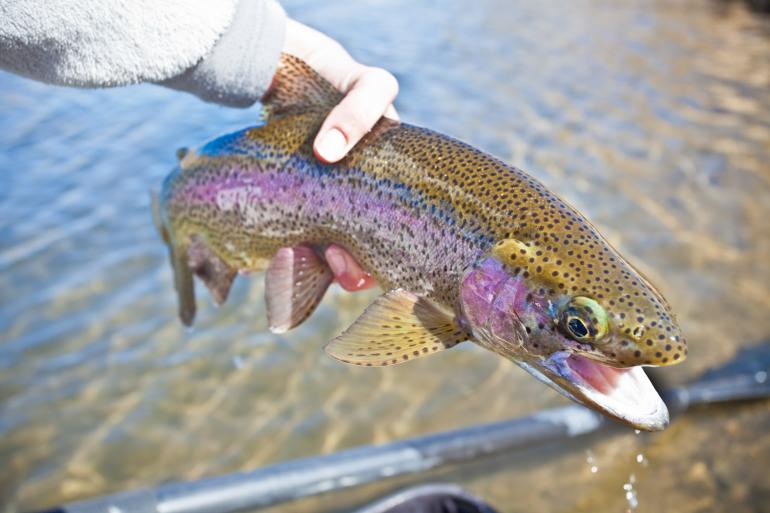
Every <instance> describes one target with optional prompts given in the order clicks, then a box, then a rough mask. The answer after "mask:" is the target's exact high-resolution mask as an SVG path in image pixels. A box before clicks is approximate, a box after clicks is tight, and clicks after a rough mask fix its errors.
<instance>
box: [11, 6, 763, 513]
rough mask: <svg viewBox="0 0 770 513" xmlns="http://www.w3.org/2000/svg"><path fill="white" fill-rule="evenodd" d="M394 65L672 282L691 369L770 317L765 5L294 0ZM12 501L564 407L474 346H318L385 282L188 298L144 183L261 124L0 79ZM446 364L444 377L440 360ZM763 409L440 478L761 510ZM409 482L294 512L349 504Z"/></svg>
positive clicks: (454, 131)
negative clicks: (286, 319) (403, 358)
mask: <svg viewBox="0 0 770 513" xmlns="http://www.w3.org/2000/svg"><path fill="white" fill-rule="evenodd" d="M283 4H284V5H285V7H286V9H287V10H288V12H289V14H290V15H292V16H293V17H295V18H297V19H299V20H300V21H303V22H305V23H308V24H310V25H312V26H314V27H316V28H318V29H320V30H322V31H323V32H326V33H328V34H329V35H331V36H333V37H334V38H336V39H337V40H339V41H340V42H341V43H342V44H343V45H344V46H345V47H347V48H348V49H349V50H350V51H351V53H352V54H353V55H354V56H355V57H357V58H358V59H359V60H362V61H363V62H366V63H370V64H376V65H379V66H382V67H385V68H388V69H389V70H391V71H392V72H393V73H394V74H395V75H396V76H397V77H398V79H399V81H400V84H401V94H400V96H399V98H398V102H397V108H398V110H399V112H400V114H401V117H402V119H403V120H405V121H408V122H410V123H413V124H418V125H424V126H428V127H430V128H433V129H436V130H438V131H441V132H444V133H447V134H450V135H453V136H455V137H457V138H460V139H462V140H465V141H467V142H469V143H471V144H473V145H475V146H478V147H480V148H482V149H484V150H486V151H488V152H491V153H493V154H495V155H497V156H499V157H501V158H502V159H504V160H505V161H507V162H510V163H512V164H514V165H516V166H518V167H520V168H522V169H524V170H526V171H528V172H529V173H531V174H532V175H533V176H535V177H536V178H538V179H539V180H541V181H542V182H544V183H545V184H546V185H547V186H548V187H549V188H551V189H552V190H553V191H554V192H556V193H557V194H559V195H561V196H563V197H564V198H566V199H567V200H568V201H569V202H571V203H572V204H573V205H574V206H576V207H577V208H578V210H580V211H582V212H583V213H584V214H585V215H586V216H587V217H588V218H589V219H591V220H592V221H593V223H594V224H596V225H597V226H598V227H599V228H600V230H601V231H602V232H603V233H604V234H605V235H607V236H608V238H609V239H610V241H611V242H612V243H613V244H614V245H615V246H616V247H618V249H620V251H621V253H623V254H624V255H627V257H628V258H629V260H631V261H632V262H634V263H635V264H636V265H638V267H640V268H641V270H642V271H643V272H644V273H645V274H647V275H648V276H649V277H650V279H651V280H652V281H653V282H654V283H656V284H657V285H658V286H659V287H660V288H661V289H662V291H663V293H664V294H665V295H666V297H667V298H668V299H669V301H670V302H671V304H672V306H673V307H674V310H675V311H676V312H678V316H679V319H680V321H681V323H682V326H683V329H684V332H685V334H686V335H687V338H688V340H689V344H690V354H689V357H688V359H687V361H686V362H685V363H683V364H682V365H677V366H675V367H668V368H666V369H661V370H660V371H659V373H658V374H657V376H658V377H659V378H660V379H661V380H662V381H663V382H665V383H668V384H671V385H674V384H680V383H683V382H685V381H687V380H688V379H691V378H693V377H694V376H696V375H698V374H699V373H700V372H702V371H704V370H707V369H709V368H711V367H714V366H717V365H719V364H720V363H721V362H723V361H726V360H727V359H729V358H730V357H731V356H732V355H733V354H734V353H735V352H736V351H737V350H739V349H740V348H742V347H748V346H751V345H754V344H757V343H759V342H761V341H762V340H764V339H766V338H767V337H768V336H769V335H770V315H768V314H769V313H770V312H769V310H770V294H768V292H769V289H770V17H768V16H767V15H765V14H761V13H758V12H755V11H753V10H752V9H750V7H749V4H748V3H745V2H742V1H732V2H731V1H716V0H712V1H706V0H665V1H663V0H661V1H646V0H638V1H637V0H623V1H615V0H575V1H570V2H560V1H556V0H547V1H541V2H510V1H503V0H498V1H495V0H474V1H472V2H471V1H467V0H452V1H444V2H427V1H426V2H412V1H405V0H387V1H386V0H367V1H358V2H352V3H351V2H342V1H336V0H335V1H325V2H317V1H310V0H284V1H283ZM0 106H2V115H1V116H0V170H1V171H2V172H1V174H0V212H2V215H0V462H2V463H0V503H2V504H3V510H4V511H7V512H13V511H19V510H33V509H37V508H43V507H48V506H52V505H55V504H58V503H62V502H66V501H73V500H76V499H80V498H85V497H89V496H94V495H98V494H104V493H108V492H114V491H119V490H125V489H132V488H137V487H142V486H150V485H154V484H158V483H162V482H167V481H171V480H182V479H195V478H200V477H203V476H212V475H217V474H221V473H225V472H232V471H236V470H245V469H251V468H255V467H258V466H262V465H266V464H269V463H274V462H278V461H282V460H286V459H289V458H297V457H302V456H309V455H315V454H327V453H330V452H334V451H337V450H340V449H344V448H348V447H352V446H356V445H361V444H368V443H381V442H386V441H391V440H394V439H398V438H403V437H409V436H415V435H419V434H425V433H429V432H433V431H440V430H447V429H451V428H458V427H462V426H469V425H472V424H475V423H479V422H488V421H495V420H501V419H506V418H509V417H512V416H517V415H524V414H527V413H531V412H534V411H537V410H540V409H543V408H546V407H553V406H557V405H562V404H567V400H566V399H563V398H562V397H561V396H559V395H558V394H557V393H556V392H554V391H553V390H551V389H550V388H547V387H545V386H543V385H541V384H539V383H538V382H536V381H535V380H534V379H532V378H531V377H530V376H529V375H528V374H526V373H525V372H523V371H521V370H520V369H518V368H517V367H516V366H515V365H514V364H513V363H511V362H508V361H505V360H503V359H501V358H499V357H497V356H496V355H494V354H492V353H489V352H486V351H483V350H481V349H480V348H478V347H476V346H474V345H470V344H469V345H467V347H466V345H463V346H461V347H459V348H457V349H456V350H452V351H447V352H444V353H439V354H437V355H435V356H432V357H431V358H426V359H421V360H416V361H414V362H412V363H409V364H407V365H401V366H396V367H392V368H384V369H366V368H356V367H348V366H344V365H343V364H340V363H338V362H336V361H334V360H332V359H330V358H328V357H326V356H325V355H324V354H323V353H322V350H321V346H322V344H323V343H324V342H325V341H326V340H328V339H329V338H331V337H333V336H334V335H336V334H337V333H339V332H340V331H341V330H342V329H344V328H345V327H346V326H347V325H348V324H349V323H350V322H352V321H353V320H354V319H355V318H356V317H357V315H358V314H359V313H360V312H361V311H362V310H363V308H364V307H365V306H366V305H367V304H368V303H369V302H370V301H371V300H372V299H373V298H374V297H376V295H377V294H378V292H377V291H376V290H375V291H368V292H366V293H358V294H355V295H352V294H346V293H342V292H341V291H340V289H338V288H336V287H335V288H333V289H332V290H331V291H330V292H331V293H330V294H327V297H326V298H325V300H324V301H323V303H322V305H321V306H320V308H319V310H318V311H317V312H316V314H315V315H314V316H313V317H312V318H311V319H310V320H309V321H308V322H306V323H305V324H304V325H302V326H301V327H299V328H298V329H296V330H294V331H292V332H290V333H288V334H285V335H281V336H279V335H273V334H270V333H268V332H267V331H266V320H265V312H264V310H265V307H264V303H263V298H262V293H263V285H262V278H261V277H253V278H251V279H244V278H239V279H238V280H237V281H236V284H235V287H234V290H233V292H232V294H231V296H230V299H229V301H228V303H227V305H226V306H224V307H221V308H219V309H215V308H214V307H213V306H212V304H211V301H210V300H209V299H208V298H207V297H206V296H207V295H206V294H199V296H200V300H199V303H200V305H199V308H200V309H201V311H200V313H199V316H198V321H197V324H196V327H195V328H194V329H192V330H186V329H184V328H183V327H182V325H181V324H180V323H179V321H178V320H177V317H176V305H175V297H174V293H173V285H172V283H171V273H170V268H169V266H168V264H167V261H166V254H165V248H164V247H163V245H162V243H161V242H160V240H159V238H158V237H157V235H156V233H155V230H154V228H153V226H152V222H151V216H150V209H149V192H150V191H151V190H152V189H157V188H159V185H160V182H161V180H162V179H163V177H164V176H165V175H166V174H167V173H168V172H169V170H170V169H171V168H172V166H173V165H174V163H175V157H174V151H175V149H176V148H177V147H180V146H186V145H192V146H194V145H198V144H200V143H202V142H204V141H206V140H208V139H211V138H213V137H214V136H216V135H219V134H222V133H226V132H228V131H231V130H235V129H239V128H243V127H244V126H247V125H249V124H252V123H253V122H254V120H255V119H256V118H257V115H258V114H257V107H255V108H252V109H249V110H232V109H225V108H221V107H217V106H213V105H208V104H204V103H202V102H200V101H198V100H197V99H195V98H193V97H191V96H187V95H185V94H182V93H178V92H173V91H170V90H166V89H163V88H161V87H155V86H149V85H148V86H137V87H129V88H122V89H115V90H100V91H85V90H75V89H65V88H54V87H49V86H45V85H42V84H38V83H35V82H31V81H28V80H25V79H22V78H18V77H15V76H12V75H9V74H6V73H0ZM450 377H451V379H449V378H450ZM768 468H770V405H769V404H768V403H767V402H764V403H762V402H758V403H751V404H747V405H744V406H741V407H737V408H736V407H726V406H725V407H719V408H708V409H699V410H697V411H695V412H694V413H693V414H688V415H687V416H686V417H683V418H681V419H678V420H676V421H675V422H674V423H673V424H672V425H671V426H670V427H669V428H668V429H667V430H666V431H664V432H661V433H657V434H635V433H634V432H633V431H631V430H628V431H626V430H622V431H617V432H615V433H614V434H612V435H602V436H595V437H592V438H591V439H590V440H588V441H582V442H580V443H572V444H567V445H558V446H552V447H548V448H545V449H539V450H537V451H535V450H533V451H531V452H530V453H525V454H521V455H517V456H516V457H511V456H507V457H501V458H497V459H493V460H486V461H483V462H480V463H477V464H473V465H464V466H460V467H456V468H450V469H447V470H443V471H441V472H439V473H434V474H433V475H430V476H427V477H426V479H427V478H430V479H444V480H452V481H455V482H458V483H460V484H462V485H464V486H466V487H467V488H468V489H470V490H471V491H472V492H474V493H476V494H478V495H480V496H482V497H484V498H486V499H487V500H488V501H490V502H491V503H492V504H493V505H495V506H496V507H497V508H499V509H500V511H502V512H516V511H522V512H523V511H526V512H589V511H615V512H622V511H640V512H645V511H648V512H657V511H677V512H679V513H686V512H701V511H730V512H731V513H739V512H756V511H770V480H769V479H768V472H767V469H768ZM399 483H400V484H404V481H403V480H402V481H400V482H398V481H397V482H386V483H380V484H376V485H371V486H367V487H364V488H362V489H359V490H356V491H349V492H343V493H340V494H336V495H333V496H331V495H330V496H322V497H320V498H314V499H308V500H305V501H302V502H299V503H296V504H291V505H284V506H281V507H279V508H277V509H276V511H278V510H280V511H298V512H299V511H345V510H346V509H347V508H350V507H351V506H353V505H356V504H360V503H361V502H363V501H365V500H366V499H368V498H370V497H372V496H374V495H376V494H379V493H381V492H384V491H387V490H390V489H392V488H393V487H394V486H395V485H396V484H399Z"/></svg>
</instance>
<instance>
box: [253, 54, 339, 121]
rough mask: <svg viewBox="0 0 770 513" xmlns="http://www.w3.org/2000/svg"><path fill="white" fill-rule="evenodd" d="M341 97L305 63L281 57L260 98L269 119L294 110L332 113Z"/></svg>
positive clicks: (288, 56)
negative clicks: (268, 87)
mask: <svg viewBox="0 0 770 513" xmlns="http://www.w3.org/2000/svg"><path fill="white" fill-rule="evenodd" d="M343 96H344V95H343V94H342V93H341V92H339V91H338V90H337V89H336V88H335V87H334V86H333V85H331V84H330V83H329V82H328V81H327V80H326V79H325V78H323V77H321V75H319V74H318V73H316V71H315V70H313V68H311V67H310V66H308V65H307V64H306V63H305V61H303V60H302V59H300V58H299V57H295V56H293V55H290V54H288V53H282V54H281V60H280V62H279V63H278V69H277V70H276V72H275V75H274V76H273V82H272V84H271V85H270V89H268V91H267V93H266V94H265V96H263V97H262V105H263V107H264V110H265V115H266V117H268V118H269V117H272V116H275V115H278V114H282V113H285V112H287V111H291V110H294V109H307V108H321V109H331V108H332V107H334V106H335V105H337V104H338V103H339V102H340V100H341V99H342V97H343Z"/></svg>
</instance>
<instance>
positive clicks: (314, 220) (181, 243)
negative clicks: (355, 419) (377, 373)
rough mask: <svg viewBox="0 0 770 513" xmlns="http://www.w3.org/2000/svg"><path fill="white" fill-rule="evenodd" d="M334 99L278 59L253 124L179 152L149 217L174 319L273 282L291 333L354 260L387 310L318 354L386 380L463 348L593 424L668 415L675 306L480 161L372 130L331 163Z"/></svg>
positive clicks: (296, 63)
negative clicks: (508, 367)
mask: <svg viewBox="0 0 770 513" xmlns="http://www.w3.org/2000/svg"><path fill="white" fill-rule="evenodd" d="M342 97H343V95H342V94H341V93H340V92H339V91H337V90H336V89H335V88H334V87H333V86H332V85H331V84H329V83H328V82H327V81H326V80H324V79H323V78H321V77H320V76H319V75H318V74H317V73H316V72H315V71H313V70H312V69H311V68H310V67H309V66H308V65H307V64H305V63H304V62H303V61H302V60H300V59H298V58H296V57H293V56H291V55H289V54H283V55H282V56H281V59H280V63H279V66H278V70H277V72H276V74H275V76H274V79H273V85H272V86H271V88H270V90H269V91H268V93H267V94H266V96H265V97H264V98H263V100H262V108H263V111H262V112H263V114H262V117H261V119H259V120H256V121H255V124H254V125H253V126H250V127H247V128H245V129H243V130H239V131H236V132H233V133H230V134H227V135H223V136H221V137H218V138H216V139H214V140H212V141H210V142H208V143H206V144H204V145H202V146H200V147H198V148H196V149H185V150H182V151H180V152H179V154H178V165H177V166H176V167H175V168H174V170H173V171H172V172H171V173H170V174H169V175H168V176H167V177H166V179H165V180H164V182H163V185H162V189H161V191H160V194H159V195H158V198H157V201H155V202H154V213H155V214H154V215H155V218H156V224H157V225H158V229H159V231H160V233H161V236H162V238H163V240H164V241H165V243H166V245H167V248H168V253H169V258H170V261H171V266H172V268H173V275H174V285H175V288H176V292H177V296H178V301H179V316H180V318H181V320H182V322H183V323H184V324H186V325H190V324H192V323H193V320H194V317H195V313H196V304H195V285H194V282H195V279H194V277H197V279H199V280H200V281H201V282H202V283H203V284H204V285H205V286H206V287H207V288H208V290H209V292H210V294H211V297H212V299H213V300H214V302H215V303H216V304H222V303H223V302H225V301H226V299H227V297H228V293H229V291H230V288H231V285H232V283H233V281H234V279H235V277H236V276H238V275H241V274H251V273H256V272H265V300H266V310H267V317H268V324H269V328H270V329H271V330H272V331H273V332H276V333H283V332H286V331H288V330H290V329H292V328H294V327H296V326H298V325H299V324H301V323H302V322H304V321H305V320H306V319H307V318H308V317H309V316H310V315H311V314H312V313H313V311H314V310H315V308H316V307H317V306H318V304H319V302H320V301H321V299H322V298H323V296H324V294H325V292H326V290H327V289H328V288H329V286H330V285H331V284H332V283H333V281H334V276H333V274H332V272H331V270H330V268H329V266H328V265H327V263H326V262H325V260H324V250H325V248H327V247H328V246H329V245H330V244H336V245H339V246H341V247H343V248H345V250H346V251H348V252H349V253H350V254H351V255H352V256H353V257H354V258H355V259H357V261H358V262H359V263H360V264H361V266H362V267H363V269H365V270H366V271H367V272H368V273H370V274H371V275H372V276H373V277H374V278H375V279H376V280H377V282H378V283H379V285H380V287H381V288H382V290H383V294H382V295H381V296H379V297H378V298H377V299H375V300H374V301H373V302H372V304H371V305H369V306H368V307H367V308H366V310H365V311H364V312H363V313H362V314H361V316H360V317H359V318H358V319H357V320H356V321H355V322H354V323H353V324H352V325H351V326H350V327H348V328H347V329H346V330H345V331H343V332H342V333H341V334H340V335H339V336H337V337H335V338H334V339H332V340H331V341H329V342H328V343H327V344H326V345H325V347H324V349H325V352H326V353H327V354H328V355H330V356H331V357H333V358H336V359H337V360H339V361H341V362H345V363H348V364H353V365H361V366H368V367H381V366H387V365H395V364H400V363H404V362H408V361H411V360H414V359H416V358H420V357H423V356H427V355H431V354H433V353H437V352H439V351H443V350H447V349H449V348H452V347H454V346H456V345H458V344H460V343H463V342H469V341H470V342H473V343H476V344H478V345H480V346H481V347H483V348H485V349H487V350H490V351H492V352H494V353H496V354H498V355H500V356H502V357H504V358H506V359H509V360H511V361H513V362H515V363H516V364H518V365H519V366H520V367H522V368H524V369H525V370H526V371H528V372H529V373H530V374H532V375H533V376H535V377H536V378H537V379H539V380H540V381H542V382H544V383H546V384H548V385H550V386H551V387H553V388H554V389H556V390H557V391H559V392H561V393H562V394H563V395H565V396H567V397H568V398H571V399H573V400H575V401H577V402H578V403H581V404H583V405H585V406H587V407H589V408H592V409H594V410H596V411H598V412H601V413H603V414H605V415H606V416H608V417H610V418H614V419H616V420H618V421H620V422H622V423H625V424H627V425H629V426H632V427H634V428H636V429H640V430H649V431H654V430H660V429H663V428H664V427H665V426H666V425H667V424H668V420H669V418H668V410H667V408H666V405H665V403H664V402H663V400H662V399H661V397H660V395H659V394H658V393H657V391H656V390H655V388H654V387H653V385H652V384H651V382H650V380H649V378H648V377H647V375H646V374H645V372H644V369H643V367H645V366H665V365H671V364H676V363H680V362H682V361H683V360H684V359H685V357H686V355H687V346H686V341H685V339H684V337H683V335H682V332H681V329H680V327H679V325H678V323H677V321H676V318H675V315H674V313H673V312H672V310H671V307H670V305H669V304H668V303H667V301H666V300H665V299H664V298H663V296H662V295H661V294H660V292H658V290H657V289H656V288H655V287H654V286H653V285H652V284H651V283H650V282H649V280H647V279H646V278H645V277H644V276H643V275H642V273H640V272H639V271H638V270H636V269H635V268H634V267H633V266H632V265H631V264H630V263H629V262H628V261H627V260H626V259H625V258H623V257H622V256H621V255H620V254H619V253H618V252H617V251H616V250H615V249H614V248H613V247H612V246H611V245H610V244H609V242H608V241H607V240H606V239H605V238H604V237H603V236H602V235H601V234H600V233H599V232H598V230H597V229H596V228H595V227H594V226H593V225H592V224H591V223H590V222H589V221H588V220H587V219H586V218H585V217H584V216H583V215H581V214H580V213H579V212H577V210H575V209H574V208H573V207H571V206H570V205H569V204H568V203H567V202H566V201H564V200H562V199H561V198H559V197H558V196H556V195H555V194H554V193H552V192H550V191H549V190H548V189H546V187H545V186H543V185H542V184H541V183H540V182H538V181H537V180H536V179H535V178H533V177H531V176H529V175H528V174H526V173H524V172H523V171H521V170H519V169H518V168H516V167H513V166H511V165H509V164H506V163H505V162H503V161H501V160H499V159H497V158H495V157H493V156H490V155H488V154H486V153H484V152H482V151H480V150H477V149H475V148H473V147H472V146H470V145H468V144H465V143H463V142H460V141H458V140H455V139H453V138H451V137H448V136H446V135H442V134H440V133H437V132H434V131H431V130H429V129H426V128H421V127H417V126H412V125H409V124H407V123H401V122H397V121H393V120H390V119H387V118H384V117H383V118H382V119H380V120H379V122H378V123H377V124H376V125H375V126H374V128H373V129H372V130H371V131H370V132H369V133H368V134H367V135H366V136H365V137H364V138H363V139H362V140H361V141H360V142H359V143H358V144H357V145H356V146H355V147H354V148H353V149H352V151H350V152H349V154H348V155H347V156H346V157H345V158H344V159H343V160H342V161H340V162H338V163H336V164H326V163H322V162H320V161H319V160H317V159H316V158H315V156H314V154H313V148H312V144H313V139H314V136H315V134H316V133H317V131H318V129H319V128H320V126H321V123H322V122H323V120H324V118H325V117H326V116H327V114H328V113H329V111H330V110H331V109H332V108H333V107H334V106H335V105H336V104H337V103H339V101H340V100H341V98H342Z"/></svg>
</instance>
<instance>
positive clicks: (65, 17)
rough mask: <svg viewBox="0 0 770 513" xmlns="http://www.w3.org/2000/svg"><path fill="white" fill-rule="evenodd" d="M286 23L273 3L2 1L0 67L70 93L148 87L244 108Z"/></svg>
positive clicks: (262, 86) (266, 74)
mask: <svg viewBox="0 0 770 513" xmlns="http://www.w3.org/2000/svg"><path fill="white" fill-rule="evenodd" d="M285 22H286V15H285V13H284V11H283V9H281V7H280V6H279V5H278V4H277V3H276V2H275V0H47V1H46V2H40V0H3V1H0V69H5V70H7V71H11V72H13V73H17V74H19V75H24V76H27V77H29V78H33V79H35V80H40V81H42V82H47V83H50V84H57V85H67V86H75V87H112V86H121V85H128V84H136V83H139V82H155V83H159V84H162V85H164V86H167V87H171V88H174V89H178V90H182V91H187V92H190V93H193V94H195V95H197V96H198V97H200V98H202V99H204V100H206V101H210V102H216V103H220V104H222V105H229V106H237V107H245V106H249V105H251V104H253V103H254V102H255V101H257V100H258V99H259V98H260V97H261V96H262V94H263V93H264V92H265V90H266V89H267V87H268V86H269V84H270V80H271V78H272V76H273V73H274V71H275V67H276V65H277V63H278V58H279V56H280V52H281V48H282V47H283V41H284V32H285Z"/></svg>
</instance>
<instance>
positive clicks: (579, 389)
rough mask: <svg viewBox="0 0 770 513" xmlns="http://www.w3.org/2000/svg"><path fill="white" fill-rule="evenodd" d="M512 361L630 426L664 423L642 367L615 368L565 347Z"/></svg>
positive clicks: (660, 406) (665, 411) (660, 403)
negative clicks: (538, 355)
mask: <svg viewBox="0 0 770 513" xmlns="http://www.w3.org/2000/svg"><path fill="white" fill-rule="evenodd" d="M516 363H518V364H519V365H520V366H521V367H523V368H524V369H525V370H527V371H528V372H530V373H531V374H533V375H534V376H535V377H536V378H538V379H539V380H541V381H543V382H544V383H546V384H548V385H550V386H551V387H553V388H555V389H556V390H557V391H559V392H561V393H562V394H563V395H565V396H567V397H569V398H570V399H573V400H575V401H577V402H579V403H581V404H583V405H584V406H587V407H589V408H591V409H593V410H596V411H598V412H600V413H602V414H604V415H607V416H609V417H612V418H614V419H616V420H618V421H620V422H622V423H624V424H627V425H629V426H631V427H634V428H636V429H640V430H644V431H659V430H662V429H664V428H665V427H666V426H667V425H668V421H669V416H668V408H667V407H666V405H665V403H664V402H663V400H662V399H661V397H660V395H659V394H658V392H657V391H656V390H655V388H654V387H653V386H652V383H651V382H650V380H649V378H648V377H647V375H646V374H645V373H644V370H643V369H642V367H628V368H615V367H611V366H609V365H605V364H603V363H600V362H597V361H595V360H592V359H590V358H586V357H584V356H580V355H576V354H573V353H569V352H567V351H559V352H557V353H554V354H552V355H550V356H549V357H548V358H545V359H542V360H539V359H536V360H522V361H517V362H516Z"/></svg>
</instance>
